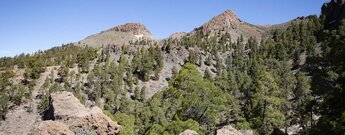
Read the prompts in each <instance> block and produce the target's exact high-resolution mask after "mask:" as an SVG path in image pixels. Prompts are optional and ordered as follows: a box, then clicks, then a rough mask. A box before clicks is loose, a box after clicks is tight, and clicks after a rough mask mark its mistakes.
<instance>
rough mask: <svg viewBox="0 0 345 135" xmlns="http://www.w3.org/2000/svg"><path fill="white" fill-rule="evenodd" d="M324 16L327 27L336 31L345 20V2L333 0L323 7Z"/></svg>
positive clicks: (343, 0)
mask: <svg viewBox="0 0 345 135" xmlns="http://www.w3.org/2000/svg"><path fill="white" fill-rule="evenodd" d="M322 15H323V16H324V17H325V26H326V28H329V29H334V28H336V27H337V26H339V24H340V23H341V20H342V19H344V18H345V0H332V1H331V2H329V3H325V4H324V5H323V6H322Z"/></svg>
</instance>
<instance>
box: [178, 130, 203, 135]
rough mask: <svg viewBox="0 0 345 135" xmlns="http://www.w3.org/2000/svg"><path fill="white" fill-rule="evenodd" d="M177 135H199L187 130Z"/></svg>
mask: <svg viewBox="0 0 345 135" xmlns="http://www.w3.org/2000/svg"><path fill="white" fill-rule="evenodd" d="M179 135H199V134H198V133H197V132H196V131H194V130H189V129H187V130H185V131H183V132H182V133H180V134H179Z"/></svg>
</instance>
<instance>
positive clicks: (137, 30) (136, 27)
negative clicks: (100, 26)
mask: <svg viewBox="0 0 345 135" xmlns="http://www.w3.org/2000/svg"><path fill="white" fill-rule="evenodd" d="M107 31H121V32H131V33H132V34H135V35H138V34H151V33H150V31H149V30H148V29H147V28H146V27H145V26H144V25H143V24H141V23H127V24H124V25H119V26H116V27H114V28H111V29H109V30H107Z"/></svg>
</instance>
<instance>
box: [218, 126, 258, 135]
mask: <svg viewBox="0 0 345 135" xmlns="http://www.w3.org/2000/svg"><path fill="white" fill-rule="evenodd" d="M216 135H254V133H253V131H252V130H240V131H239V130H237V129H235V128H233V127H232V126H230V125H229V126H225V127H223V128H221V129H218V130H217V134H216Z"/></svg>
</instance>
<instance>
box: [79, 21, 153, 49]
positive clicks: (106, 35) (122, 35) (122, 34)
mask: <svg viewBox="0 0 345 135" xmlns="http://www.w3.org/2000/svg"><path fill="white" fill-rule="evenodd" d="M143 40H145V41H147V42H153V41H155V39H154V37H153V36H152V35H151V33H150V31H149V30H148V29H147V28H146V27H145V26H144V25H143V24H141V23H127V24H124V25H119V26H116V27H113V28H110V29H108V30H106V31H102V32H100V33H98V34H94V35H91V36H88V37H87V38H85V39H84V40H81V41H79V42H77V43H75V44H76V45H79V46H89V47H102V46H109V45H117V46H122V45H129V44H130V43H134V42H136V41H143Z"/></svg>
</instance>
